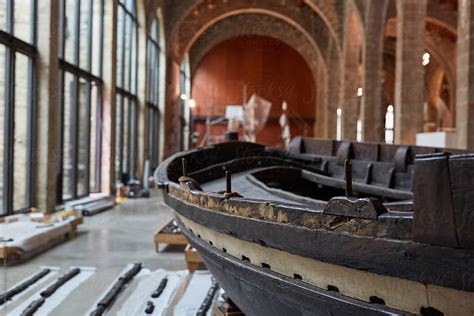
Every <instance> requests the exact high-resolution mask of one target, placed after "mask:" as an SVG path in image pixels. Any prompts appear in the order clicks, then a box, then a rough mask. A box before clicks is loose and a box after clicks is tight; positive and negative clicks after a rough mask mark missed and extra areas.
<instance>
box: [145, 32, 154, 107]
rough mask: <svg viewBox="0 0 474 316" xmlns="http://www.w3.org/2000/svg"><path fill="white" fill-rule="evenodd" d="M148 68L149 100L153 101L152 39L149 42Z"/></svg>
mask: <svg viewBox="0 0 474 316" xmlns="http://www.w3.org/2000/svg"><path fill="white" fill-rule="evenodd" d="M146 57H147V61H146V65H147V70H146V78H147V84H148V87H147V97H146V99H147V102H151V100H152V95H153V93H152V87H153V45H152V43H151V41H150V40H148V42H147V54H146Z"/></svg>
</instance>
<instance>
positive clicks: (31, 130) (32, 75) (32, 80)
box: [26, 58, 36, 206]
mask: <svg viewBox="0 0 474 316" xmlns="http://www.w3.org/2000/svg"><path fill="white" fill-rule="evenodd" d="M35 65H36V61H35V60H34V59H32V58H30V59H29V69H28V84H29V85H30V87H29V88H28V94H29V95H28V102H29V104H28V136H27V137H28V143H27V149H28V155H27V168H28V173H27V174H28V175H29V179H27V181H26V182H27V188H26V194H27V203H28V206H32V205H33V191H34V190H33V183H35V173H34V172H33V162H34V161H35V160H36V159H34V157H33V155H34V148H35V145H36V144H35V139H34V135H35V126H36V124H35V119H34V118H35V113H36V111H35V102H36V98H35V93H34V91H35V89H34V88H35V86H36V70H35Z"/></svg>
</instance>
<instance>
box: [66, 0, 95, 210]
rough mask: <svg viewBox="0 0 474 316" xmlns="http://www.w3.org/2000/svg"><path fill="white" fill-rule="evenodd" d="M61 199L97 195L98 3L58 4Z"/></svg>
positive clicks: (86, 0)
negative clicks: (94, 193) (95, 193)
mask: <svg viewBox="0 0 474 316" xmlns="http://www.w3.org/2000/svg"><path fill="white" fill-rule="evenodd" d="M60 30H61V37H60V39H61V49H60V54H59V64H60V69H61V103H62V133H61V135H62V152H61V153H62V154H61V162H62V177H61V180H62V185H61V189H62V194H61V197H62V201H67V200H71V199H77V198H80V197H84V196H87V195H89V194H90V193H91V192H98V191H99V188H100V184H99V182H100V135H101V132H100V130H101V126H100V122H101V113H102V111H101V108H102V107H101V91H102V35H103V0H61V2H60Z"/></svg>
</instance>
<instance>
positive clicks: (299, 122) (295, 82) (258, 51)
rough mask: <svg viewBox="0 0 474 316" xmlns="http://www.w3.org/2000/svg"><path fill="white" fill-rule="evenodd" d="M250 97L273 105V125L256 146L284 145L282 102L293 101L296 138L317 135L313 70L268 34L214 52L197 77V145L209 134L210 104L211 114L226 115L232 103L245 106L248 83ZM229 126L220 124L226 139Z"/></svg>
mask: <svg viewBox="0 0 474 316" xmlns="http://www.w3.org/2000/svg"><path fill="white" fill-rule="evenodd" d="M245 84H246V85H247V98H250V96H251V95H252V94H253V93H256V94H257V95H259V96H260V97H263V98H264V99H266V100H268V101H270V102H272V108H271V112H270V118H269V121H268V123H267V125H266V127H265V129H264V130H263V131H261V132H260V133H259V134H258V135H257V142H259V143H263V144H267V145H272V146H280V145H281V139H280V134H281V129H280V127H279V124H278V119H279V117H280V115H281V113H282V110H281V104H282V102H283V101H287V102H288V113H289V117H290V128H291V134H292V135H291V136H292V137H294V136H296V135H307V136H310V135H312V133H313V125H314V120H315V114H316V113H315V108H316V107H315V94H314V91H315V83H314V80H313V75H312V73H311V70H310V68H309V67H308V65H307V64H306V62H305V61H304V60H303V58H302V57H301V55H299V54H298V52H296V51H295V50H294V49H293V48H291V47H290V46H288V45H286V44H285V43H283V42H281V41H279V40H277V39H274V38H271V37H266V36H254V35H252V36H241V37H235V38H231V39H229V40H226V41H224V42H222V43H220V44H218V45H217V46H216V47H214V48H213V49H211V50H210V51H209V52H208V54H207V55H206V56H205V57H204V58H203V59H202V60H201V62H200V63H199V65H198V66H197V67H196V69H195V72H194V74H193V76H192V98H193V99H194V100H195V102H196V106H195V108H194V109H193V117H194V119H195V131H196V132H197V133H198V135H199V137H198V142H197V143H198V144H200V141H201V139H202V137H203V136H204V134H205V119H206V117H207V115H208V114H209V105H210V104H214V105H215V106H214V107H213V109H212V112H213V113H211V115H212V116H216V117H217V116H223V115H224V114H225V108H226V106H227V105H241V104H242V102H243V91H244V85H245ZM226 128H227V126H226V125H221V126H216V127H215V128H213V130H212V134H214V135H222V134H223V133H224V132H225V130H226Z"/></svg>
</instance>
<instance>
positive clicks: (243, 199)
mask: <svg viewBox="0 0 474 316" xmlns="http://www.w3.org/2000/svg"><path fill="white" fill-rule="evenodd" d="M155 178H156V181H157V182H158V184H159V186H160V187H161V188H163V191H164V199H165V202H166V203H167V204H168V205H170V206H171V207H172V208H173V209H174V211H175V215H176V220H177V222H178V224H179V226H180V229H181V230H182V232H183V233H184V234H185V236H186V237H187V238H188V239H189V241H190V243H191V244H192V245H193V246H194V247H195V248H196V249H197V250H198V251H199V253H200V254H201V256H202V257H203V260H204V261H205V263H206V266H207V267H208V268H209V270H210V271H211V272H212V274H213V275H214V277H215V278H216V280H217V282H218V283H219V285H220V286H221V287H223V288H224V289H225V291H226V292H227V294H228V295H229V296H230V297H231V298H232V300H233V301H234V302H235V303H236V304H237V306H239V308H240V309H241V310H242V311H243V312H244V313H246V314H248V315H372V314H376V315H379V314H390V315H398V314H421V315H443V314H444V315H474V293H473V291H474V155H472V154H467V153H465V152H461V151H450V152H449V153H447V152H443V151H442V150H439V149H435V148H422V147H408V146H393V145H385V144H371V143H355V142H354V143H352V142H344V141H343V142H341V141H330V140H316V139H307V138H296V139H294V140H293V141H292V143H291V146H290V150H289V151H288V152H282V151H279V150H275V149H272V148H267V147H265V146H262V145H257V144H252V143H244V142H228V143H222V144H216V145H213V146H210V147H205V148H200V149H195V150H191V151H187V152H183V153H178V154H176V155H174V156H172V157H170V158H169V159H167V160H166V161H165V162H164V163H163V164H162V165H161V166H160V167H159V168H158V169H157V171H156V172H155Z"/></svg>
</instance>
